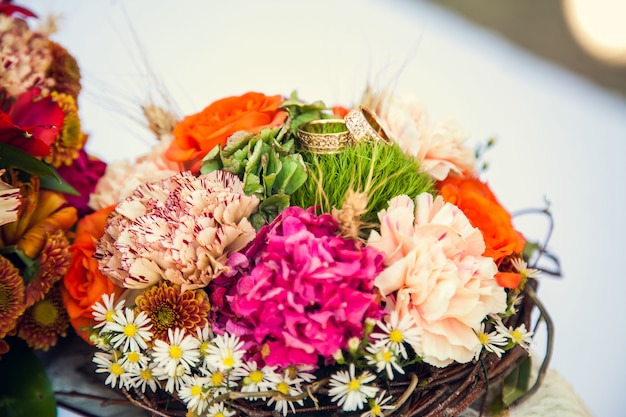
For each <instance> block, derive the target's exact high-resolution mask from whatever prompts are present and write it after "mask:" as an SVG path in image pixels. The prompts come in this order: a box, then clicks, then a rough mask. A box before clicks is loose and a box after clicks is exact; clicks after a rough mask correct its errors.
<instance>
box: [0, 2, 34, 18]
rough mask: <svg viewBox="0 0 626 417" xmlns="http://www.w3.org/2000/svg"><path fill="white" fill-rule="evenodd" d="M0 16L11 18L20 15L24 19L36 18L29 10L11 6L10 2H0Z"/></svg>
mask: <svg viewBox="0 0 626 417" xmlns="http://www.w3.org/2000/svg"><path fill="white" fill-rule="evenodd" d="M0 14H5V15H7V16H12V15H13V14H21V15H23V16H26V17H37V15H36V14H35V13H33V12H31V11H30V10H28V9H26V8H24V7H21V6H16V5H15V4H11V0H7V1H1V2H0Z"/></svg>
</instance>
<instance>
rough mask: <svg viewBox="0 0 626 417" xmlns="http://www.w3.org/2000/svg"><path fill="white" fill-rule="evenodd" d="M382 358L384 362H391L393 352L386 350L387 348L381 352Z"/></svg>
mask: <svg viewBox="0 0 626 417" xmlns="http://www.w3.org/2000/svg"><path fill="white" fill-rule="evenodd" d="M383 360H384V361H385V362H391V361H392V360H393V354H392V353H391V352H390V351H388V350H386V351H384V352H383Z"/></svg>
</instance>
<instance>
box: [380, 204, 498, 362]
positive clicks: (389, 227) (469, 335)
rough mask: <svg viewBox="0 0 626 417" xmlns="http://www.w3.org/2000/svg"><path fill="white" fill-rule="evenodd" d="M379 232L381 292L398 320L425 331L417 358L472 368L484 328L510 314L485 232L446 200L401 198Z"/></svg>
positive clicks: (391, 207) (387, 212) (382, 216)
mask: <svg viewBox="0 0 626 417" xmlns="http://www.w3.org/2000/svg"><path fill="white" fill-rule="evenodd" d="M379 219H380V222H381V229H380V233H378V232H372V234H371V236H370V239H369V241H368V245H369V246H371V247H374V248H376V249H378V250H380V251H381V252H383V253H384V254H385V264H386V265H388V267H387V268H386V269H385V270H384V271H383V272H382V273H381V274H380V275H379V276H378V277H377V278H376V286H377V287H378V288H379V289H380V292H381V293H382V295H383V296H385V297H386V299H387V300H388V303H389V307H390V309H392V310H394V311H396V312H397V313H398V315H399V317H400V318H402V317H404V316H406V315H407V314H408V315H411V316H412V317H413V319H414V322H415V324H416V326H417V327H418V328H419V329H420V330H421V332H422V336H421V346H420V347H419V348H417V349H416V350H417V351H416V353H417V354H418V355H420V356H422V357H423V359H424V361H425V362H427V363H429V364H431V365H435V366H446V365H448V364H450V363H451V362H453V361H456V362H459V363H466V362H469V361H471V360H472V359H473V358H474V357H475V356H476V353H477V352H478V351H480V349H481V344H480V342H479V341H478V338H477V337H476V333H475V332H477V331H479V329H480V325H481V323H482V321H483V320H484V319H485V318H486V317H487V316H488V315H489V314H491V313H502V312H504V310H505V309H506V293H505V291H504V289H503V288H502V287H500V286H499V285H498V283H497V282H496V280H495V274H496V272H497V271H498V268H497V267H496V265H495V263H494V262H493V259H491V258H488V257H484V256H482V253H483V252H484V249H485V243H484V239H483V237H482V234H481V233H480V230H478V229H476V228H475V227H473V226H472V225H471V224H470V222H469V220H468V219H467V217H466V216H465V214H464V213H463V212H462V211H461V210H460V209H459V208H458V207H456V206H455V205H453V204H450V203H446V202H445V201H443V198H442V197H440V196H439V197H437V198H436V199H433V197H432V196H431V195H430V194H426V193H424V194H421V195H419V196H417V198H416V200H415V202H413V200H411V198H409V197H408V196H399V197H396V198H394V199H392V200H391V201H390V202H389V209H388V210H383V211H381V213H379Z"/></svg>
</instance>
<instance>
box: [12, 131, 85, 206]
mask: <svg viewBox="0 0 626 417" xmlns="http://www.w3.org/2000/svg"><path fill="white" fill-rule="evenodd" d="M0 168H5V169H10V168H15V169H19V170H21V171H24V172H27V173H28V174H30V175H32V176H35V177H40V185H41V188H44V189H47V190H52V191H58V192H60V193H65V194H72V195H80V193H79V192H78V191H76V189H75V188H74V187H72V186H71V185H69V184H68V183H67V182H66V181H64V180H63V178H61V176H60V175H59V173H58V172H57V171H56V169H54V168H53V167H51V166H50V165H48V164H46V163H45V162H43V161H41V160H40V159H37V158H35V157H34V156H32V155H31V154H29V153H27V152H24V151H23V150H21V149H18V148H16V147H15V146H11V145H7V144H6V143H0Z"/></svg>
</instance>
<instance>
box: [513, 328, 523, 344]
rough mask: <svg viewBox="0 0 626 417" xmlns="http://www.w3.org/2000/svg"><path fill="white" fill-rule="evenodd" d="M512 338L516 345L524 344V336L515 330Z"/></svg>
mask: <svg viewBox="0 0 626 417" xmlns="http://www.w3.org/2000/svg"><path fill="white" fill-rule="evenodd" d="M511 338H512V339H513V340H514V341H515V343H517V344H520V343H522V339H523V336H522V334H521V333H520V332H519V331H517V330H513V331H512V332H511Z"/></svg>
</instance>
